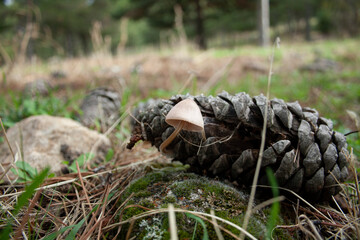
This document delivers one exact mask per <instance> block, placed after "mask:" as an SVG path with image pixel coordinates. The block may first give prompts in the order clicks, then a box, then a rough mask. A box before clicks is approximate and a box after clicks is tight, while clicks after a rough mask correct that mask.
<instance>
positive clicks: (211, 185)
mask: <svg viewBox="0 0 360 240" xmlns="http://www.w3.org/2000/svg"><path fill="white" fill-rule="evenodd" d="M130 193H134V197H133V198H132V199H131V201H129V202H128V204H138V205H141V206H144V207H147V208H151V209H154V208H166V207H167V206H168V205H169V204H170V203H171V204H173V205H174V206H175V207H176V208H184V209H187V210H194V211H198V212H207V213H209V212H210V209H214V210H215V214H216V215H217V216H218V217H220V218H223V219H225V220H228V221H230V222H232V223H234V224H236V225H238V226H241V225H242V221H243V218H244V214H245V211H246V207H247V201H248V195H247V193H244V192H241V191H238V190H236V189H235V188H232V187H230V186H228V185H226V184H224V183H221V182H217V181H213V180H209V179H208V178H205V177H201V176H198V175H196V174H193V173H185V172H183V171H177V170H174V169H171V168H170V169H169V168H167V169H165V170H164V171H156V172H150V173H148V174H147V175H146V176H144V177H142V178H140V179H138V180H135V181H133V182H132V183H131V185H130V186H129V187H128V189H127V190H126V192H125V193H124V199H126V198H127V197H128V196H129V195H130ZM144 211H145V210H143V209H141V208H131V209H129V210H128V209H126V212H125V213H124V219H126V218H129V217H132V216H134V215H136V214H139V213H141V212H144ZM268 214H269V212H268V210H267V208H265V210H264V211H259V213H258V214H254V215H252V218H251V219H250V224H249V227H248V231H249V232H250V233H251V234H253V235H254V236H255V237H257V238H261V237H263V236H265V233H266V216H267V215H268ZM159 216H161V221H162V222H161V229H163V239H169V237H170V236H169V233H168V226H169V223H168V215H167V214H166V213H163V214H159ZM125 217H126V218H125ZM146 220H147V221H149V218H146ZM140 222H141V220H138V221H137V222H136V224H135V225H134V229H133V233H132V236H136V237H137V238H139V237H140V235H139V234H140V233H141V234H144V232H143V229H141V227H140V225H139V224H140ZM176 222H177V226H178V236H179V238H180V239H192V238H193V235H194V236H195V239H202V237H203V233H204V230H203V227H202V224H200V223H199V222H197V221H196V220H194V219H193V218H191V217H189V216H188V215H185V214H184V213H176ZM203 222H204V223H205V225H206V229H207V231H208V234H209V239H217V236H216V232H215V230H214V227H213V225H212V224H211V223H209V222H207V221H205V220H204V221H203ZM149 224H151V222H149ZM218 224H219V225H221V226H222V227H224V228H226V229H228V230H229V231H231V232H232V233H234V234H235V235H239V233H240V232H239V230H237V229H236V228H234V227H231V226H229V225H227V224H225V223H222V222H220V221H218ZM195 225H197V227H196V229H195ZM124 229H125V228H124ZM194 231H195V232H194ZM222 233H223V235H224V238H225V239H233V238H232V237H231V236H230V235H228V234H226V233H225V232H222ZM278 234H279V235H278ZM273 236H274V237H275V238H278V236H281V238H282V239H287V238H289V237H286V236H287V234H286V233H283V232H282V231H278V230H276V231H274V232H273Z"/></svg>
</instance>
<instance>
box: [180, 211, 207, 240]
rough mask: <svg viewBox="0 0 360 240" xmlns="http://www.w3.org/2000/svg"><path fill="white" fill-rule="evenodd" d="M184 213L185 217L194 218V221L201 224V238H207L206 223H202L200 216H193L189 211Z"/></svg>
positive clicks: (205, 239) (204, 239)
mask: <svg viewBox="0 0 360 240" xmlns="http://www.w3.org/2000/svg"><path fill="white" fill-rule="evenodd" d="M185 215H186V216H187V217H189V218H192V219H194V220H195V221H196V222H198V223H200V224H201V226H202V227H203V229H204V233H203V237H202V239H203V240H209V234H208V232H207V229H206V224H205V223H204V221H203V220H202V219H201V218H199V217H198V216H195V215H194V214H191V213H185Z"/></svg>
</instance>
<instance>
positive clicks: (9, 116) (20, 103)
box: [0, 90, 80, 128]
mask: <svg viewBox="0 0 360 240" xmlns="http://www.w3.org/2000/svg"><path fill="white" fill-rule="evenodd" d="M79 97H80V96H79V95H78V94H76V95H73V96H72V97H70V98H66V97H64V98H61V97H58V96H56V95H55V90H53V91H51V92H50V93H49V95H48V96H40V95H36V96H29V95H24V94H22V93H21V92H9V93H8V94H7V95H1V96H0V117H1V119H2V122H3V124H4V126H5V127H7V128H8V127H11V126H13V125H14V124H15V123H17V122H19V121H21V120H22V119H25V118H27V117H30V116H34V115H51V116H61V117H67V118H73V119H74V118H76V113H77V112H79V108H78V103H77V99H78V98H79Z"/></svg>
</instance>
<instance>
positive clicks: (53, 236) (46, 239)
mask: <svg viewBox="0 0 360 240" xmlns="http://www.w3.org/2000/svg"><path fill="white" fill-rule="evenodd" d="M73 227H74V226H67V227H63V228H62V229H60V230H59V231H56V232H54V233H52V234H50V235H47V236H46V237H44V238H43V240H54V239H56V238H57V236H59V235H60V234H62V233H63V232H65V231H66V230H68V229H70V228H73Z"/></svg>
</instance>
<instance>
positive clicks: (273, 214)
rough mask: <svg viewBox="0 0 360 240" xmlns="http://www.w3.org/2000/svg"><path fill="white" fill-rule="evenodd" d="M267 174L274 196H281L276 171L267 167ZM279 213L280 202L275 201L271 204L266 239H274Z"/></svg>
mask: <svg viewBox="0 0 360 240" xmlns="http://www.w3.org/2000/svg"><path fill="white" fill-rule="evenodd" d="M266 175H267V177H268V179H269V182H270V185H271V190H272V193H273V196H274V198H275V197H277V196H279V188H278V184H277V181H276V178H275V176H274V173H273V171H272V169H271V168H266ZM279 213H280V203H279V202H274V203H273V204H272V205H271V211H270V217H269V221H268V223H267V226H266V230H267V231H266V239H272V238H271V232H272V230H273V229H274V227H275V226H276V223H277V220H278V216H279Z"/></svg>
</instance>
